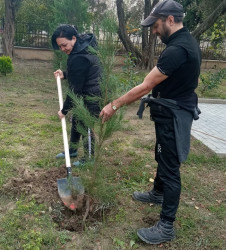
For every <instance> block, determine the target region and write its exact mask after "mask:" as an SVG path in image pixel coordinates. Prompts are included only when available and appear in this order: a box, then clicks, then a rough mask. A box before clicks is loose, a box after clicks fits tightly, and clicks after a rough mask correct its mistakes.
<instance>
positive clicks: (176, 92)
mask: <svg viewBox="0 0 226 250" xmlns="http://www.w3.org/2000/svg"><path fill="white" fill-rule="evenodd" d="M183 16H184V13H183V7H182V5H181V4H179V3H178V2H176V1H172V0H165V1H161V2H159V3H158V4H157V5H156V6H155V7H154V8H153V9H152V11H151V13H150V15H149V16H148V17H147V18H146V19H145V20H144V21H143V22H142V23H141V25H142V26H144V27H151V29H152V33H153V34H156V35H157V36H159V38H160V39H161V40H162V42H164V43H165V44H166V48H165V49H164V50H163V52H162V53H161V55H160V57H159V59H158V62H157V66H155V67H154V68H153V69H152V70H151V72H150V73H149V74H148V75H147V76H146V77H145V79H144V81H143V83H141V84H140V85H138V86H136V87H134V88H133V89H131V90H130V91H129V92H127V93H126V94H125V95H123V96H121V97H119V98H118V99H116V100H114V101H113V102H111V103H109V104H108V105H106V106H105V107H104V108H103V109H102V111H101V113H100V117H102V121H103V122H105V121H107V120H108V119H109V118H110V117H111V116H112V115H113V114H114V113H115V112H116V111H117V109H118V108H120V107H121V106H123V105H126V104H130V103H132V102H134V101H136V100H138V99H139V98H141V97H143V96H144V95H146V94H148V93H149V92H150V91H151V90H152V98H150V101H149V106H150V113H151V119H152V120H153V121H154V122H155V131H156V147H155V159H156V161H157V163H158V167H157V174H156V177H155V181H154V187H153V189H152V190H151V191H148V192H143V193H142V192H134V193H133V198H134V199H135V200H138V201H141V202H146V203H154V204H161V205H162V210H161V214H160V220H159V221H158V222H157V224H156V225H154V226H153V227H150V228H141V229H139V230H138V231H137V234H138V236H139V238H140V239H142V240H143V241H144V242H146V243H149V244H160V243H162V242H166V241H170V240H172V239H173V238H174V237H175V233H174V229H173V222H174V221H175V218H176V212H177V208H178V205H179V199H180V192H181V179H180V170H179V168H180V164H181V162H183V161H184V160H186V158H187V155H188V153H189V148H190V131H191V125H192V122H193V119H198V114H197V110H198V108H197V102H198V98H197V95H196V93H195V89H196V87H197V85H198V77H199V74H200V64H201V53H200V48H199V45H198V44H197V42H196V41H195V39H194V38H193V37H192V36H191V35H190V33H189V32H188V30H187V29H186V28H185V27H183Z"/></svg>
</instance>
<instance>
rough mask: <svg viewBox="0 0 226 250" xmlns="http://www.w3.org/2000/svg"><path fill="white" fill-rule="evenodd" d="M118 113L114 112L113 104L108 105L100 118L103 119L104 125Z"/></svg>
mask: <svg viewBox="0 0 226 250" xmlns="http://www.w3.org/2000/svg"><path fill="white" fill-rule="evenodd" d="M115 112H116V111H115V110H113V108H112V106H111V103H109V104H107V105H106V106H105V107H104V108H103V109H102V110H101V112H100V115H99V117H101V118H102V123H105V122H106V121H107V120H109V119H110V118H111V117H112V116H113V115H114V113H115Z"/></svg>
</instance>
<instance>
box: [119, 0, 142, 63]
mask: <svg viewBox="0 0 226 250" xmlns="http://www.w3.org/2000/svg"><path fill="white" fill-rule="evenodd" d="M116 6H117V15H118V22H119V28H118V35H119V38H120V40H121V42H122V44H123V46H124V47H125V49H126V51H127V52H128V53H131V56H132V57H135V58H136V60H137V63H139V62H140V61H141V58H142V55H141V53H140V51H139V50H138V49H137V48H136V47H135V46H134V45H133V43H132V42H131V40H130V38H129V36H128V33H127V30H126V23H125V12H124V2H123V0H116Z"/></svg>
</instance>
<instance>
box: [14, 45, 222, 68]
mask: <svg viewBox="0 0 226 250" xmlns="http://www.w3.org/2000/svg"><path fill="white" fill-rule="evenodd" d="M14 54H15V56H16V57H17V58H20V59H30V60H44V61H49V60H52V59H53V51H52V50H51V49H37V48H24V47H14ZM124 60H125V57H123V56H117V64H119V65H120V64H122V65H123V62H124ZM155 61H157V58H156V59H155ZM201 68H202V69H223V68H226V61H217V60H202V65H201Z"/></svg>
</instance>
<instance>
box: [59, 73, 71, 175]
mask: <svg viewBox="0 0 226 250" xmlns="http://www.w3.org/2000/svg"><path fill="white" fill-rule="evenodd" d="M57 89H58V97H59V105H60V110H62V108H63V95H62V86H61V79H60V76H59V75H58V76H57ZM61 125H62V132H63V140H64V154H65V160H66V167H67V174H68V175H70V174H71V161H70V156H69V147H68V138H67V127H66V119H65V117H63V118H62V119H61Z"/></svg>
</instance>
